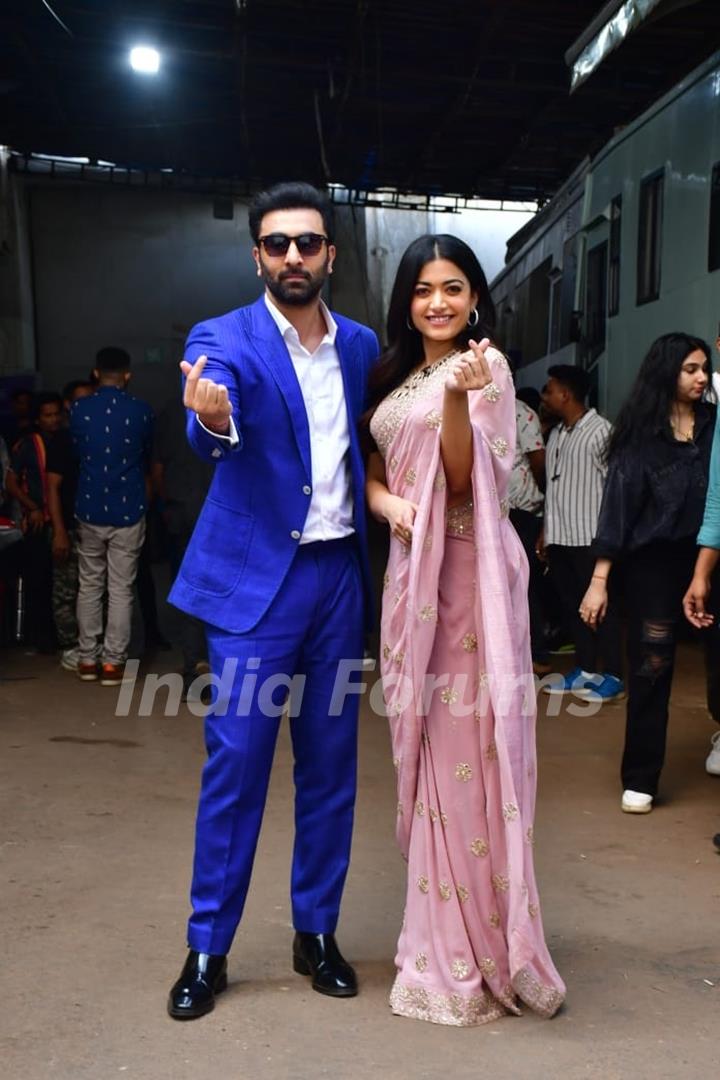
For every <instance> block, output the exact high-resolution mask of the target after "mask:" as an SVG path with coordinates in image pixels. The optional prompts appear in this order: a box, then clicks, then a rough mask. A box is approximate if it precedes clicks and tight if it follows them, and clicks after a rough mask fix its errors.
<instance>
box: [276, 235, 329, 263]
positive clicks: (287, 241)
mask: <svg viewBox="0 0 720 1080" xmlns="http://www.w3.org/2000/svg"><path fill="white" fill-rule="evenodd" d="M329 242H330V241H329V240H328V238H327V236H321V235H320V233H316V232H304V233H300V235H299V236H287V235H286V234H285V233H281V232H276V233H270V234H269V235H268V236H260V237H258V244H262V246H263V247H264V248H265V250H266V252H267V253H268V255H270V256H272V257H273V258H274V257H277V256H278V255H287V253H288V248H289V247H290V245H291V244H292V243H294V244H295V247H296V248H297V249H298V251H299V252H300V254H301V255H319V254H320V252H321V251H322V246H323V244H328V243H329Z"/></svg>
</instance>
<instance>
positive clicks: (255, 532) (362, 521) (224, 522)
mask: <svg viewBox="0 0 720 1080" xmlns="http://www.w3.org/2000/svg"><path fill="white" fill-rule="evenodd" d="M333 318H334V319H335V321H336V323H337V327H338V331H337V336H336V339H335V346H336V348H337V352H338V357H339V360H340V365H341V368H342V374H343V384H344V388H345V403H346V406H347V411H348V427H349V431H350V471H351V477H352V486H353V498H354V526H355V531H356V533H357V538H358V544H359V552H360V559H361V565H362V572H363V582H364V592H365V609H366V611H365V617H366V619H367V620H370V619H371V611H372V599H371V598H372V589H371V583H370V572H369V564H368V558H367V524H366V518H365V470H364V463H363V457H362V452H361V448H360V441H359V437H358V430H357V428H358V420H359V418H360V416H361V415H362V413H363V410H364V409H365V406H366V390H367V383H368V376H369V373H370V369H371V367H372V366H373V364H374V362H375V360H376V359H377V357H378V354H379V347H378V341H377V338H376V336H375V334H374V333H373V331H372V330H369V329H368V328H367V327H365V326H362V325H361V324H360V323H356V322H353V321H352V320H351V319H346V318H344V317H343V316H342V315H337V314H335V313H334V312H333ZM203 355H205V356H207V358H208V360H207V364H206V366H205V370H204V372H203V377H206V378H211V379H214V380H216V381H217V382H220V383H224V385H225V386H227V388H228V391H229V396H230V400H231V402H232V407H233V414H232V415H233V420H234V423H235V426H236V429H237V433H238V436H239V442H238V444H237V445H236V446H233V447H231V445H230V441H229V440H228V439H226V438H220V437H216V436H214V435H212V434H211V433H210V432H208V431H206V430H205V429H204V428H203V426H202V425H201V424H200V423H199V421H198V419H197V416H196V414H195V413H194V412H192V411H191V410H188V424H187V432H188V439H189V441H190V444H191V446H192V447H193V449H194V450H195V451H196V453H198V454H199V455H200V456H201V457H202V458H204V459H205V460H207V461H209V462H214V463H215V465H216V468H215V473H214V476H213V479H212V482H211V485H210V490H209V492H208V496H207V499H206V500H205V504H204V506H203V508H202V511H201V513H200V516H199V518H198V521H197V524H196V526H195V531H194V532H193V535H192V538H191V540H190V543H189V545H188V548H187V551H186V553H185V557H184V559H183V563H182V566H181V567H180V571H179V573H178V576H177V578H176V580H175V582H174V584H173V586H172V589H171V591H170V595H169V600H170V602H171V603H172V604H174V605H175V606H176V607H178V608H180V609H181V610H182V611H185V612H187V613H188V614H190V615H195V616H196V617H197V618H199V619H202V620H203V621H205V622H207V623H210V624H212V625H213V626H217V627H219V628H220V629H222V630H225V631H227V632H229V633H235V634H240V633H246V632H247V631H249V630H252V628H253V627H254V626H256V625H257V623H258V622H259V620H260V619H261V618H262V616H263V615H264V614H265V612H266V611H267V610H268V608H269V606H270V604H271V603H272V601H273V599H274V597H275V596H276V594H277V592H278V590H279V589H280V588H281V586H282V584H283V581H284V580H285V576H286V574H287V572H288V570H289V568H290V566H291V564H292V561H293V558H294V557H295V553H296V551H297V549H298V544H299V540H300V537H301V535H302V531H303V527H304V524H305V519H306V517H307V513H308V509H309V506H310V497H311V494H312V487H311V485H312V469H311V461H310V431H309V427H308V420H307V414H306V411H305V403H304V401H303V397H302V392H301V390H300V384H299V383H298V380H297V376H296V374H295V369H294V367H293V364H292V360H291V359H290V355H289V353H288V350H287V347H286V345H285V342H284V341H283V338H282V335H281V333H280V331H279V330H278V327H277V325H276V323H275V322H274V321H273V319H272V316H271V315H270V313H269V312H268V310H267V307H266V304H265V301H264V299H263V298H262V297H261V298H260V299H259V300H257V301H256V302H255V303H254V304H251V305H250V306H248V307H243V308H238V309H237V310H236V311H231V312H229V313H228V314H227V315H222V316H220V317H219V318H215V319H208V320H207V321H206V322H202V323H198V324H197V326H195V327H193V329H192V330H191V332H190V336H189V337H188V340H187V344H186V348H185V359H186V360H188V361H189V362H190V363H194V362H195V361H196V360H197V359H198V357H200V356H203Z"/></svg>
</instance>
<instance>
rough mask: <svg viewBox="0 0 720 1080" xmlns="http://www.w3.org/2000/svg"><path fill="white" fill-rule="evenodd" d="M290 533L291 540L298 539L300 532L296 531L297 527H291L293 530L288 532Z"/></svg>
mask: <svg viewBox="0 0 720 1080" xmlns="http://www.w3.org/2000/svg"><path fill="white" fill-rule="evenodd" d="M290 535H291V536H292V538H293V540H299V539H300V533H299V532H298V530H297V529H293V531H292V532H291V533H290Z"/></svg>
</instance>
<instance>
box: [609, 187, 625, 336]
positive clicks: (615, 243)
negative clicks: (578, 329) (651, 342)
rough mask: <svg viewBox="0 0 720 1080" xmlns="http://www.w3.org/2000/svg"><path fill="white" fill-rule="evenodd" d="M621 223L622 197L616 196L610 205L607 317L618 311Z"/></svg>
mask: <svg viewBox="0 0 720 1080" xmlns="http://www.w3.org/2000/svg"><path fill="white" fill-rule="evenodd" d="M621 221H622V195H616V196H615V198H614V199H613V201H612V202H611V203H610V250H609V252H608V259H609V262H608V315H609V316H612V315H617V313H618V312H619V310H620V228H621Z"/></svg>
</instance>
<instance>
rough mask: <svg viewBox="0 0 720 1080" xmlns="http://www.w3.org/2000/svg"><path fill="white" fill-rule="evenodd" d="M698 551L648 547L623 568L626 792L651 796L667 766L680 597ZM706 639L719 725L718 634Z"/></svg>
mask: <svg viewBox="0 0 720 1080" xmlns="http://www.w3.org/2000/svg"><path fill="white" fill-rule="evenodd" d="M697 550H698V549H697V547H696V545H695V541H694V540H693V539H691V540H678V541H675V542H667V543H657V544H648V545H646V546H645V547H643V548H641V549H640V550H639V551H637V552H634V553H633V554H632V555H631V556H629V557H628V559H627V560H626V563H625V597H626V602H627V615H628V626H627V659H628V665H627V667H628V679H627V691H628V702H627V724H626V729H625V751H624V753H623V759H622V782H623V787H624V788H629V789H630V790H631V791H644V792H646V793H647V794H648V795H653V796H654V795H656V793H657V787H658V782H659V780H660V772H661V770H662V767H663V763H664V761H665V744H666V739H667V723H668V706H669V703H670V688H671V686H672V678H673V670H674V667H675V651H676V648H677V641H678V637H679V632H680V630H681V628H682V625H683V623H684V619H685V616H684V615H683V610H682V598H683V596H684V595H685V592H686V590H687V587H688V585H689V584H690V581H691V579H692V575H693V568H694V566H695V558H696V555H697ZM709 607H710V609H711V610H712V605H709ZM718 614H720V612H719V613H718ZM703 638H704V645H705V664H706V671H707V689H708V707H709V708H710V710H711V712H713V714H714V716H715V719H716V720H717V721H718V722H720V715H715V713H716V711H717V708H718V704H719V697H718V680H719V679H720V649H719V646H720V635H719V634H718V632H717V630H715V629H713V630H709V631H703Z"/></svg>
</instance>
